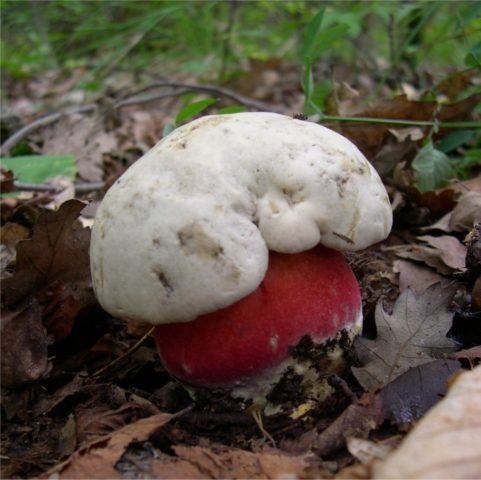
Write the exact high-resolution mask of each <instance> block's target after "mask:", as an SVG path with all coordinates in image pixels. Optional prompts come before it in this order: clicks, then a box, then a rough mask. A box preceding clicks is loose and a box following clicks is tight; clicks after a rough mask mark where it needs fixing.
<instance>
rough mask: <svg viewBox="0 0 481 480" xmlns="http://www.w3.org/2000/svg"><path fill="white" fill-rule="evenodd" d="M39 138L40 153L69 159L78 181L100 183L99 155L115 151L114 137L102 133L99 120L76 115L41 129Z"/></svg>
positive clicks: (100, 156) (101, 158)
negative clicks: (71, 156)
mask: <svg viewBox="0 0 481 480" xmlns="http://www.w3.org/2000/svg"><path fill="white" fill-rule="evenodd" d="M42 138H43V147H42V151H43V152H44V153H48V154H49V155H63V154H71V155H73V156H74V157H75V160H76V162H77V168H78V172H79V175H80V177H81V178H82V179H84V180H86V181H89V182H98V181H100V180H102V175H103V168H102V167H103V155H104V154H108V153H111V152H112V151H113V150H115V149H116V148H117V141H116V139H115V137H114V135H112V134H110V133H107V132H106V131H105V130H104V127H103V124H102V120H101V119H100V118H99V117H88V116H85V115H81V114H79V113H75V114H71V115H67V116H65V117H64V118H63V119H62V120H61V121H59V122H56V123H55V124H53V125H52V126H49V127H46V128H45V129H43V131H42Z"/></svg>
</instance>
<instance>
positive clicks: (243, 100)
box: [125, 81, 283, 113]
mask: <svg viewBox="0 0 481 480" xmlns="http://www.w3.org/2000/svg"><path fill="white" fill-rule="evenodd" d="M168 87H170V88H182V89H184V90H188V91H195V92H203V93H211V94H214V95H221V96H223V97H226V98H229V99H231V100H234V101H235V102H238V103H240V104H242V105H244V106H246V107H249V108H255V109H256V110H261V111H269V112H277V113H283V109H281V108H279V107H276V106H274V105H270V104H268V103H264V102H261V101H258V100H254V99H253V98H249V97H244V95H239V94H238V93H235V92H234V91H233V90H230V89H228V88H224V87H216V86H214V85H194V84H191V83H177V82H167V81H165V82H164V81H162V82H155V83H153V84H151V85H148V86H147V87H144V88H141V89H140V90H137V91H136V92H134V93H132V94H130V95H128V96H127V97H125V98H131V97H135V96H136V95H140V94H141V93H145V92H148V91H149V90H153V89H155V88H168Z"/></svg>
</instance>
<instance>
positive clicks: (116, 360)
mask: <svg viewBox="0 0 481 480" xmlns="http://www.w3.org/2000/svg"><path fill="white" fill-rule="evenodd" d="M154 329H155V327H152V328H151V329H150V330H149V331H148V332H147V333H145V334H144V335H143V336H142V338H140V339H139V340H137V341H136V342H135V343H134V344H133V345H132V346H131V347H130V348H129V349H128V350H126V351H125V352H124V353H122V355H120V357H117V358H116V359H115V360H112V361H111V362H110V363H108V364H107V365H104V366H103V367H102V368H101V369H100V370H97V371H96V372H94V373H92V377H98V376H99V375H101V374H102V373H104V372H105V371H107V370H108V369H109V368H111V367H113V366H114V365H117V363H119V362H121V361H122V360H123V359H124V358H125V357H127V356H128V355H130V354H131V353H133V352H135V350H137V349H138V348H139V347H140V346H141V345H142V343H144V342H145V340H147V338H148V337H149V336H150V335H151V334H152V332H153V331H154Z"/></svg>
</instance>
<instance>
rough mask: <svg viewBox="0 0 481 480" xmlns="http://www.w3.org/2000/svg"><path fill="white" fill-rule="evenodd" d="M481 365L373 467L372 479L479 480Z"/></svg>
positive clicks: (480, 463)
mask: <svg viewBox="0 0 481 480" xmlns="http://www.w3.org/2000/svg"><path fill="white" fill-rule="evenodd" d="M480 438H481V366H478V367H476V368H475V369H474V370H472V371H470V372H465V373H463V374H461V375H459V376H458V377H457V378H456V381H455V382H454V385H452V387H451V388H450V390H449V391H448V395H447V396H446V398H445V399H444V400H442V401H441V402H440V403H439V404H438V405H436V406H435V407H434V408H432V409H431V410H430V411H429V412H428V413H427V415H426V416H425V417H424V418H423V419H422V420H420V422H419V424H418V425H417V426H416V427H415V428H414V429H413V430H412V431H411V432H410V433H409V434H408V435H407V437H406V438H405V440H404V441H403V442H402V443H401V445H400V447H399V448H398V449H397V450H395V451H394V452H393V453H391V454H390V455H388V457H387V458H386V460H385V461H384V462H382V463H379V464H377V465H374V469H373V473H374V475H373V478H375V479H386V478H458V479H459V478H479V475H480V472H481V442H480Z"/></svg>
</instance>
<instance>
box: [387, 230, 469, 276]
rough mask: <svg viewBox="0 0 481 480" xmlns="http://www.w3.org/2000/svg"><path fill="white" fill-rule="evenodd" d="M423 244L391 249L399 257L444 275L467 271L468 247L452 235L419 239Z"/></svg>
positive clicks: (425, 236)
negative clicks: (426, 266)
mask: <svg viewBox="0 0 481 480" xmlns="http://www.w3.org/2000/svg"><path fill="white" fill-rule="evenodd" d="M418 238H419V240H421V242H423V244H412V245H398V246H394V247H389V250H390V251H392V252H394V253H395V254H396V255H397V256H398V257H401V258H406V259H410V260H416V261H418V262H423V263H425V264H426V265H429V266H430V267H433V268H435V269H436V271H438V272H439V273H441V274H443V275H452V274H453V273H455V272H464V271H465V270H466V247H465V246H464V245H463V244H462V243H461V242H460V241H459V240H458V239H457V238H456V237H453V236H451V235H444V236H441V237H432V236H430V235H423V236H420V237H418Z"/></svg>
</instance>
